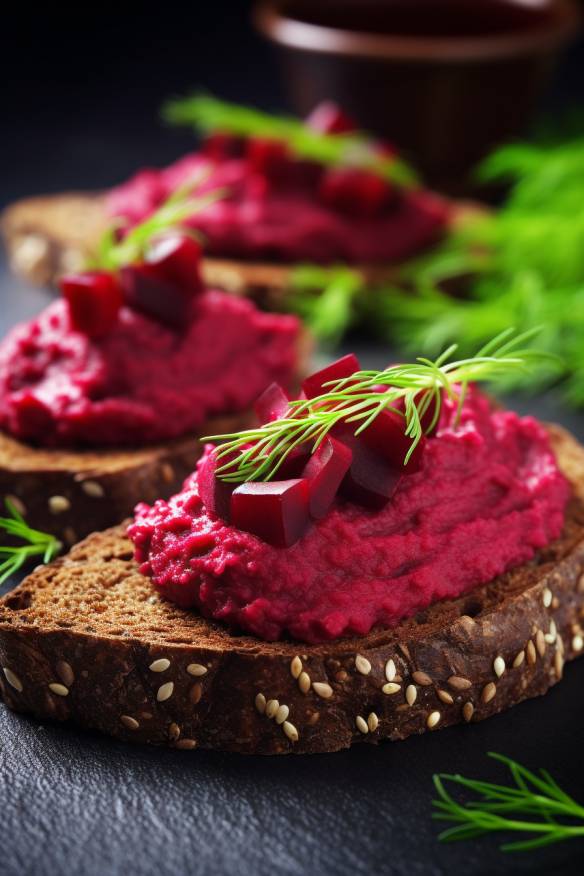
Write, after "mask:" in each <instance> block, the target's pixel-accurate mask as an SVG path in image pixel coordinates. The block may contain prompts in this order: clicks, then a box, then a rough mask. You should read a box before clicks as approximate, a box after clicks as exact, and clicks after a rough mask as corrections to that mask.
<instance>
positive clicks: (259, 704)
mask: <svg viewBox="0 0 584 876" xmlns="http://www.w3.org/2000/svg"><path fill="white" fill-rule="evenodd" d="M254 702H255V707H256V709H257V710H258V712H259V713H260V715H263V714H264V712H265V711H266V698H265V696H264V695H263V693H259V694H256V698H255V700H254Z"/></svg>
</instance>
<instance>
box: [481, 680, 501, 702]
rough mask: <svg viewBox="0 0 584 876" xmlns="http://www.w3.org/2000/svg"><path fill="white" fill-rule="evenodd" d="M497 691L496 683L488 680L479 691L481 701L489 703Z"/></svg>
mask: <svg viewBox="0 0 584 876" xmlns="http://www.w3.org/2000/svg"><path fill="white" fill-rule="evenodd" d="M496 693H497V685H496V684H495V682H494V681H490V682H489V683H488V684H486V685H485V686H484V688H483V690H482V693H481V701H482V702H483V703H485V704H486V703H490V702H491V700H492V699H493V697H494V696H495V694H496Z"/></svg>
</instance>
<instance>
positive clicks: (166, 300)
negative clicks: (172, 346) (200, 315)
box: [121, 264, 195, 329]
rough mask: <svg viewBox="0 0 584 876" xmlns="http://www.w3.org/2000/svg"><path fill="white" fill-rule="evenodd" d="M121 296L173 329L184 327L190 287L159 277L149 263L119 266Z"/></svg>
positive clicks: (190, 309) (191, 298)
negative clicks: (122, 294)
mask: <svg viewBox="0 0 584 876" xmlns="http://www.w3.org/2000/svg"><path fill="white" fill-rule="evenodd" d="M121 281H122V288H123V290H124V297H125V299H126V302H127V303H128V304H129V306H130V307H133V308H134V309H135V310H139V311H141V312H142V313H145V314H146V315H147V316H150V317H152V318H153V319H156V320H158V321H159V322H162V323H165V324H166V325H168V326H170V327H171V328H174V329H181V328H184V327H185V326H186V325H188V323H189V322H190V320H191V317H192V313H193V301H194V297H195V294H194V288H190V289H187V288H186V287H184V286H177V285H176V284H175V283H171V282H170V281H169V280H165V279H163V278H162V277H161V276H160V275H159V273H158V272H157V270H156V268H155V267H154V266H153V265H147V264H138V265H129V266H128V267H125V268H122V270H121Z"/></svg>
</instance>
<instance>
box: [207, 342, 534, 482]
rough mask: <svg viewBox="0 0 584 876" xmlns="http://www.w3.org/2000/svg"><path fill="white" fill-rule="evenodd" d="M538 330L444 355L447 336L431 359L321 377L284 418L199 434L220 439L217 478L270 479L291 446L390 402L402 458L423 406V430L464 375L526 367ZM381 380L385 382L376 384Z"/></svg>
mask: <svg viewBox="0 0 584 876" xmlns="http://www.w3.org/2000/svg"><path fill="white" fill-rule="evenodd" d="M537 331H538V329H532V330H531V331H528V332H524V333H522V334H520V335H516V334H515V333H514V331H513V329H507V330H505V331H503V332H501V333H500V334H499V335H498V336H497V337H495V338H493V339H492V340H491V341H489V343H487V344H485V346H484V347H482V349H480V350H479V352H478V353H477V354H476V356H473V357H471V358H467V359H460V360H457V361H456V360H455V361H449V359H450V358H451V357H452V355H453V354H454V352H455V351H456V345H455V344H453V345H452V346H450V347H448V349H446V350H445V351H444V352H443V353H442V354H441V355H440V356H439V357H438V358H437V359H436V360H435V361H431V360H430V359H425V358H422V357H419V358H418V359H417V360H416V362H415V363H412V364H409V365H393V366H390V367H389V368H386V369H385V370H383V371H358V372H356V373H355V374H354V375H351V377H349V378H344V379H342V380H335V381H331V382H330V383H327V384H325V386H327V387H329V388H328V389H327V391H326V392H323V393H322V394H321V395H319V396H316V397H315V398H312V399H299V400H297V401H291V402H290V405H289V410H288V412H287V416H286V417H284V418H281V419H278V420H274V421H273V422H270V423H266V424H264V425H262V426H260V427H258V428H256V429H247V430H245V431H242V432H233V433H230V434H226V435H211V436H208V437H206V438H204V439H202V440H204V441H216V442H224V443H222V445H221V447H220V448H219V450H218V451H217V455H218V458H220V459H225V460H226V461H225V462H224V464H223V465H222V466H220V468H218V469H217V474H218V475H219V476H220V477H221V479H222V480H225V481H228V482H230V483H244V482H247V481H254V480H269V479H270V478H273V477H274V475H275V474H276V473H277V471H278V469H279V468H280V466H281V465H282V463H283V462H284V460H285V459H286V458H287V456H288V455H289V454H290V453H291V452H292V451H293V450H294V449H295V448H296V447H298V446H300V445H302V444H305V443H307V442H308V443H311V444H312V452H313V453H314V451H315V450H316V449H317V448H318V447H319V445H320V444H321V442H322V441H323V440H324V438H325V437H326V436H327V435H328V433H329V432H330V431H331V429H332V428H333V427H334V426H336V425H337V424H339V423H341V422H342V423H350V424H355V435H358V434H360V433H361V432H362V431H363V430H364V429H366V428H367V427H368V426H369V425H370V424H371V423H372V422H373V420H374V419H375V417H377V416H378V415H379V414H380V413H381V412H382V411H384V410H389V411H395V412H396V413H397V414H399V415H401V416H403V418H404V434H405V435H406V436H407V437H409V438H410V439H411V443H410V447H409V449H408V452H407V454H406V456H405V459H404V465H405V464H407V462H408V461H409V459H410V457H411V455H412V453H413V452H414V450H415V448H416V446H417V445H418V444H419V442H420V441H421V439H422V437H423V433H424V428H423V426H422V419H423V417H424V415H425V414H426V412H427V411H428V410H429V409H431V410H432V412H433V416H432V421H431V423H429V424H428V425H427V427H426V431H428V432H430V431H431V430H432V429H433V428H434V426H435V424H436V422H437V421H438V417H439V415H440V408H441V404H442V398H443V396H447V397H448V398H450V399H453V400H456V401H457V403H458V409H459V411H460V408H461V407H462V405H463V403H464V397H465V391H466V387H467V385H468V384H469V383H471V382H475V381H485V380H487V381H488V380H491V379H492V378H493V377H496V376H497V375H498V374H500V373H501V372H503V373H506V372H508V371H510V370H519V371H525V370H526V368H527V365H528V362H529V361H530V360H532V359H534V358H535V359H539V358H540V354H539V353H538V352H537V351H535V350H533V349H527V348H526V347H525V346H524V345H525V344H528V343H529V341H530V340H531V338H532V336H533V335H534V334H536V332H537ZM382 386H384V387H386V388H385V389H384V390H380V387H382ZM430 406H432V407H430Z"/></svg>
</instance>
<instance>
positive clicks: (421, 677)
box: [412, 669, 432, 687]
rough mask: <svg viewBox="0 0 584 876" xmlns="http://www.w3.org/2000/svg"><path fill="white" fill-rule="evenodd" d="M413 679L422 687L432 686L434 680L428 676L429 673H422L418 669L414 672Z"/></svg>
mask: <svg viewBox="0 0 584 876" xmlns="http://www.w3.org/2000/svg"><path fill="white" fill-rule="evenodd" d="M412 678H413V679H414V681H415V682H416V684H421V685H422V687H429V686H430V685H431V684H432V679H431V678H430V676H429V675H428V673H427V672H422V671H421V670H419V669H417V670H416V671H415V672H412Z"/></svg>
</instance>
